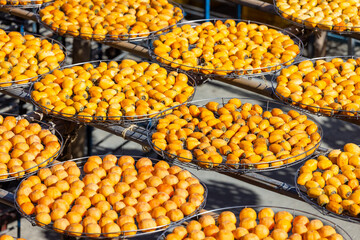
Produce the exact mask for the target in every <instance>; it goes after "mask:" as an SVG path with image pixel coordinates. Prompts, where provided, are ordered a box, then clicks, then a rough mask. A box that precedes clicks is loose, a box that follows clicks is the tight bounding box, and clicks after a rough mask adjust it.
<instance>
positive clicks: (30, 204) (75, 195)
mask: <svg viewBox="0 0 360 240" xmlns="http://www.w3.org/2000/svg"><path fill="white" fill-rule="evenodd" d="M47 135H48V134H45V133H44V134H43V136H42V138H45V137H46V136H47ZM106 159H107V160H105V161H104V159H101V158H97V157H90V158H89V159H88V160H87V162H86V163H85V164H84V165H86V166H91V164H95V165H96V166H100V165H99V163H100V164H101V165H104V163H107V162H109V164H110V163H111V167H110V168H107V167H106V168H107V170H105V175H103V174H101V175H100V176H101V178H102V179H101V178H100V177H99V176H98V175H96V174H95V172H96V171H95V172H94V169H98V167H97V168H93V169H91V168H90V169H88V170H89V171H88V173H86V174H85V176H80V178H79V177H78V170H79V166H77V165H76V163H73V162H64V163H61V164H57V165H54V166H52V167H51V168H50V169H49V168H44V169H42V170H41V171H39V173H38V175H39V176H37V175H34V176H32V177H29V178H28V179H27V180H25V181H24V183H23V184H21V187H20V189H19V191H18V195H17V199H18V200H17V201H18V203H21V206H24V209H25V210H26V211H27V213H29V215H31V214H33V213H36V214H40V213H41V214H42V215H44V214H49V216H50V218H51V221H50V223H55V222H62V224H59V225H60V228H59V229H58V230H57V231H64V230H66V231H70V230H69V229H72V228H74V229H75V230H76V229H78V225H76V224H80V223H81V226H82V227H83V230H82V232H81V233H80V232H79V233H78V232H76V233H70V232H69V234H72V235H76V236H78V235H79V234H84V235H87V236H95V235H96V236H97V235H99V234H104V236H105V235H109V236H112V234H115V235H117V234H120V231H119V232H118V233H112V232H109V231H110V230H109V229H112V228H114V229H115V228H116V227H115V226H114V225H110V224H113V223H114V224H116V225H117V226H118V227H120V229H121V230H122V229H123V226H125V228H124V229H128V232H127V233H126V234H127V235H133V234H136V232H137V226H136V223H137V224H140V223H142V225H144V226H148V227H151V228H152V230H150V231H153V230H155V228H156V227H157V226H165V225H168V224H170V223H171V222H174V221H179V220H181V219H183V218H184V216H186V215H189V214H192V213H193V212H194V211H195V210H196V209H197V208H198V206H200V205H201V203H202V202H203V201H204V197H203V195H204V194H205V192H204V189H203V187H202V185H201V184H200V182H199V180H198V179H196V178H194V177H192V175H191V174H190V172H188V171H183V170H182V169H181V168H180V169H177V168H174V167H173V168H172V167H170V166H169V165H168V164H167V163H165V162H160V163H159V164H158V165H156V166H155V164H154V163H153V162H152V161H151V160H149V159H146V158H143V159H142V160H141V162H140V163H139V164H138V166H139V167H140V169H145V168H144V167H147V166H151V167H152V168H149V169H151V171H150V172H147V171H142V172H140V173H138V172H137V171H136V162H137V161H135V160H134V161H132V160H131V159H132V158H126V157H123V158H121V159H116V157H114V156H113V155H110V156H109V157H107V158H106ZM114 163H115V165H113V164H114ZM118 163H120V164H121V166H122V167H123V169H124V170H121V175H122V174H124V178H120V175H119V174H118V173H119V171H118V170H119V169H121V168H120V166H118V165H117V164H118ZM149 164H151V165H149ZM140 165H141V166H140ZM104 166H105V165H104ZM114 167H119V169H115V168H114ZM70 169H71V171H72V172H74V173H75V174H76V175H68V176H66V177H64V178H63V180H60V179H61V178H62V176H61V174H62V173H64V172H66V173H68V171H69V170H70ZM111 169H113V170H114V171H113V172H110V171H111ZM174 170H175V171H174ZM154 171H158V174H159V176H162V177H163V179H164V181H166V182H167V183H162V182H163V181H162V180H161V178H160V177H159V176H152V174H151V173H152V172H154ZM169 171H171V172H172V173H176V175H172V174H170V173H169ZM59 173H61V174H59ZM144 173H150V175H151V176H152V177H149V179H146V180H145V181H143V180H136V179H137V176H138V175H141V174H144ZM115 174H116V176H115ZM112 175H114V176H112ZM109 176H112V179H113V180H111V179H110V178H109ZM126 176H131V177H134V178H135V179H134V181H132V182H130V183H126V182H125V181H126ZM150 178H152V179H150ZM179 178H180V179H182V181H183V184H181V187H182V188H180V185H179V186H178V183H179V182H180V180H179ZM114 180H115V183H114V182H113V181H114ZM158 184H159V185H158ZM199 184H200V185H199ZM155 186H156V187H157V188H158V189H157V188H156V187H155ZM169 189H170V190H171V191H168V190H169ZM189 191H190V192H191V195H189V193H188V192H189ZM41 193H42V194H43V195H44V196H42V194H41ZM174 193H176V195H177V196H173V194H174ZM184 193H186V194H184ZM169 194H170V195H171V196H169ZM34 204H35V206H34ZM25 210H24V211H25ZM62 219H64V220H62ZM135 219H136V221H135ZM149 219H150V220H151V221H149ZM115 221H117V222H116V223H115ZM50 223H47V222H46V224H50ZM134 225H135V226H134ZM70 226H71V227H70ZM91 226H93V227H94V229H93V228H92V227H91ZM99 228H100V231H99ZM79 229H80V227H79ZM139 229H140V230H141V231H143V230H144V231H148V230H146V229H142V227H139ZM124 231H125V230H124ZM124 234H125V233H124Z"/></svg>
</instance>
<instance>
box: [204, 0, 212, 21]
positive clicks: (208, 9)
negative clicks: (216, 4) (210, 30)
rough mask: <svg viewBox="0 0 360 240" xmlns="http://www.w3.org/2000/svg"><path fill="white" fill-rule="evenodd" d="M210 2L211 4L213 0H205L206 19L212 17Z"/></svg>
mask: <svg viewBox="0 0 360 240" xmlns="http://www.w3.org/2000/svg"><path fill="white" fill-rule="evenodd" d="M210 4H211V0H205V1H204V10H205V11H204V18H205V19H210Z"/></svg>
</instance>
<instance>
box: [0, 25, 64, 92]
mask: <svg viewBox="0 0 360 240" xmlns="http://www.w3.org/2000/svg"><path fill="white" fill-rule="evenodd" d="M5 32H6V33H9V32H14V31H5ZM20 33H21V34H22V35H23V36H25V35H32V36H34V37H37V38H40V39H41V40H48V41H49V42H50V43H51V44H54V43H56V44H58V45H59V46H60V49H61V50H62V51H63V53H64V55H65V58H64V60H63V61H61V62H59V67H57V68H55V69H59V68H61V67H62V66H63V65H64V64H65V61H66V58H67V50H66V48H65V46H64V45H63V44H62V43H60V42H59V41H57V40H54V39H52V38H47V37H44V36H41V35H38V34H32V33H27V32H20ZM55 69H53V70H50V71H49V72H47V73H43V74H40V75H37V76H35V77H31V78H27V79H23V80H18V81H10V82H3V83H0V90H6V89H13V88H26V87H29V86H30V85H31V83H32V82H35V81H37V80H38V79H39V78H42V77H44V76H45V75H47V74H49V73H52V72H53V71H54V70H55ZM23 81H29V82H27V83H23V84H17V82H23ZM9 83H11V86H8V87H2V86H1V85H3V84H9Z"/></svg>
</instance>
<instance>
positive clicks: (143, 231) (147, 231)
mask: <svg viewBox="0 0 360 240" xmlns="http://www.w3.org/2000/svg"><path fill="white" fill-rule="evenodd" d="M104 156H106V155H99V157H101V158H103V157H104ZM114 156H116V157H117V158H119V157H121V156H122V155H114ZM132 157H133V158H134V159H135V163H136V162H137V161H138V160H139V159H140V158H143V156H132ZM87 158H88V157H82V158H76V159H72V160H68V161H64V162H70V161H71V162H75V163H76V165H77V166H78V167H79V168H80V170H81V176H80V178H81V179H82V178H83V177H84V175H85V173H84V171H83V169H82V167H83V166H84V164H85V163H86V161H87ZM149 159H150V160H151V161H152V162H153V164H156V163H157V162H159V161H161V160H158V159H153V158H149ZM64 162H60V163H56V164H52V165H50V166H49V167H52V166H55V165H59V164H63V163H64ZM170 166H171V165H170ZM34 174H36V173H33V174H31V175H34ZM191 176H192V177H193V178H196V179H197V180H198V181H199V182H200V184H201V185H202V186H203V187H204V190H205V191H204V195H203V196H204V200H203V202H202V203H201V204H200V206H199V207H198V208H197V209H196V210H195V211H194V212H193V213H191V214H189V215H188V216H185V217H184V218H183V219H181V220H179V221H175V222H171V223H170V224H167V225H162V226H157V227H156V228H148V229H137V230H129V231H121V232H116V233H106V234H104V233H101V234H100V236H99V237H91V239H109V237H108V236H106V235H108V234H116V235H118V236H117V237H111V239H127V238H137V237H142V236H146V235H149V234H154V233H157V232H162V231H164V230H165V229H166V228H168V227H171V226H173V225H175V224H180V223H182V222H184V221H187V220H188V219H189V218H191V217H192V216H194V215H196V214H198V213H199V212H200V211H201V210H202V209H203V208H204V207H205V205H206V199H207V195H208V190H207V187H206V185H205V184H204V183H202V182H201V181H200V179H199V178H198V177H197V176H195V175H194V174H192V173H191ZM25 180H26V179H24V180H23V181H25ZM20 186H21V183H20V184H19V186H18V187H17V189H16V191H15V196H17V192H18V191H19V188H20ZM14 205H15V208H16V210H17V211H18V212H19V213H20V214H21V215H22V216H23V217H24V218H26V219H27V220H28V221H29V222H30V223H31V224H32V225H33V226H39V227H41V228H43V229H46V230H48V231H56V232H58V233H60V234H62V235H67V236H76V237H78V238H89V236H88V235H86V234H85V233H83V232H82V233H80V232H69V231H64V230H61V229H56V228H54V227H53V224H52V223H51V224H43V223H41V222H38V221H37V220H36V219H35V216H34V215H28V214H26V213H25V212H24V211H23V210H22V209H21V207H20V206H19V204H18V202H17V201H16V200H15V204H14ZM134 231H136V234H135V235H128V234H129V233H133V232H134Z"/></svg>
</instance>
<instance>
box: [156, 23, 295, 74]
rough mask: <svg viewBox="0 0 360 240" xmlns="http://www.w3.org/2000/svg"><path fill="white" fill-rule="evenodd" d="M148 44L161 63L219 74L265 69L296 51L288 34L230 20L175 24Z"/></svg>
mask: <svg viewBox="0 0 360 240" xmlns="http://www.w3.org/2000/svg"><path fill="white" fill-rule="evenodd" d="M152 44H153V51H154V54H155V55H156V57H157V60H158V61H160V62H162V63H165V64H168V65H171V66H172V67H174V68H181V69H183V70H194V71H198V72H202V73H204V74H211V73H215V74H219V75H227V74H230V73H236V74H252V73H261V72H269V71H272V70H275V69H279V68H280V67H281V66H280V65H282V64H283V65H289V64H290V63H291V62H292V60H294V58H295V57H296V56H297V55H298V54H299V52H300V50H299V46H298V45H296V44H295V42H294V41H293V40H292V39H291V38H290V36H289V35H285V34H283V33H281V32H279V31H278V30H275V29H272V28H269V27H267V26H265V25H258V24H255V23H246V22H238V23H236V21H234V20H226V21H224V22H222V21H220V20H218V21H216V22H215V23H212V22H204V23H202V24H200V25H197V26H192V25H190V24H184V25H181V26H177V27H174V28H172V29H171V31H169V32H168V33H166V34H163V35H160V36H159V37H158V39H156V40H155V41H154V42H153V43H152Z"/></svg>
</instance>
